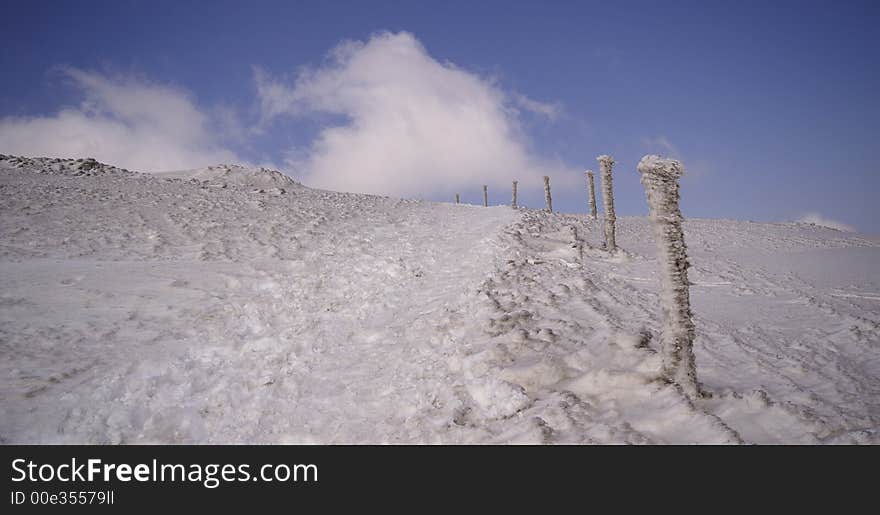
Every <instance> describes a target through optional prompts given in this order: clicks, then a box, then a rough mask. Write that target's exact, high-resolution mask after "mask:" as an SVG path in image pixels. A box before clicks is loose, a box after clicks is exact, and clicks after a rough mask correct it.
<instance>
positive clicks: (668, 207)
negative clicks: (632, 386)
mask: <svg viewBox="0 0 880 515" xmlns="http://www.w3.org/2000/svg"><path fill="white" fill-rule="evenodd" d="M638 169H639V173H640V174H641V176H642V178H641V180H642V185H644V187H645V196H646V197H647V199H648V207H649V210H650V220H651V225H652V226H653V229H654V238H655V239H656V240H657V250H658V255H657V258H658V261H659V262H660V290H661V291H660V299H661V303H662V311H663V330H662V333H661V338H660V342H661V343H660V347H661V348H660V353H661V357H662V359H663V372H662V373H663V377H664V378H665V379H666V380H667V381H670V382H672V383H675V384H677V385H679V386H680V387H681V389H682V390H684V392H685V393H686V394H687V395H688V396H689V397H691V398H695V397H698V396H699V395H700V386H699V383H697V370H696V363H695V361H694V349H693V342H694V332H695V330H694V322H693V320H692V319H691V303H690V294H689V292H688V277H687V269H688V266H689V263H688V259H687V247H685V244H684V234H683V232H682V229H681V222H682V216H681V210H680V209H679V207H678V178H679V177H680V176H681V174H682V166H681V163H680V162H678V161H676V160H674V159H663V158H661V157H660V156H655V155H648V156H645V157H643V158H642V160H641V161H639V166H638Z"/></svg>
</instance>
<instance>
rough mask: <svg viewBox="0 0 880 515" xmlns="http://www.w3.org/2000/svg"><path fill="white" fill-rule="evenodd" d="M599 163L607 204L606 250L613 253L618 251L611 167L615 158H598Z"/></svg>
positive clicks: (603, 194) (603, 196)
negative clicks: (615, 234)
mask: <svg viewBox="0 0 880 515" xmlns="http://www.w3.org/2000/svg"><path fill="white" fill-rule="evenodd" d="M596 160H597V161H599V171H600V172H601V173H602V201H603V202H604V203H605V250H607V251H609V252H613V251H614V250H615V249H617V241H616V240H615V239H614V222H615V221H616V220H617V218H615V217H614V188H613V186H612V184H611V167H612V166H614V158H613V157H611V156H607V155H602V156H599V157H597V158H596Z"/></svg>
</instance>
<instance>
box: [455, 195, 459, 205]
mask: <svg viewBox="0 0 880 515" xmlns="http://www.w3.org/2000/svg"><path fill="white" fill-rule="evenodd" d="M455 203H456V204H458V203H459V198H458V193H456V194H455Z"/></svg>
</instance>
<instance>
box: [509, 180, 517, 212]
mask: <svg viewBox="0 0 880 515" xmlns="http://www.w3.org/2000/svg"><path fill="white" fill-rule="evenodd" d="M510 207H513V208H516V181H513V198H511V199H510Z"/></svg>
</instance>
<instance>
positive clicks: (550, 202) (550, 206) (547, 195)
mask: <svg viewBox="0 0 880 515" xmlns="http://www.w3.org/2000/svg"><path fill="white" fill-rule="evenodd" d="M544 203H545V204H547V211H549V212H550V213H552V212H553V197H551V196H550V177H548V176H546V175H545V176H544Z"/></svg>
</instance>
